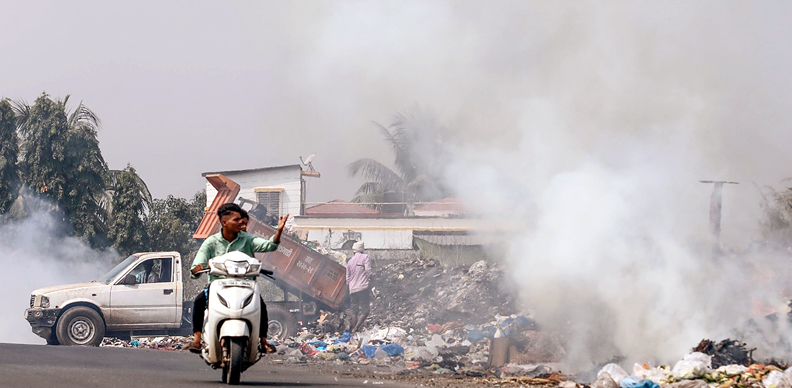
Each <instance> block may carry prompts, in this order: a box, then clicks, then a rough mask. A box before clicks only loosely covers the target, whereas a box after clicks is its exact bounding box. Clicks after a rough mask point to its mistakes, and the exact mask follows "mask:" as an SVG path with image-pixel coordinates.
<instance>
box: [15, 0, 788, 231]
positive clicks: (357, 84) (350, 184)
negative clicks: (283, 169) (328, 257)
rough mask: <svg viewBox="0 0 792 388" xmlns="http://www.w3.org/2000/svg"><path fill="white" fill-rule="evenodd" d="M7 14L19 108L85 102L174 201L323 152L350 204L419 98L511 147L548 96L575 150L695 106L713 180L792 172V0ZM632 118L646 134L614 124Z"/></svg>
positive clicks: (72, 7)
mask: <svg viewBox="0 0 792 388" xmlns="http://www.w3.org/2000/svg"><path fill="white" fill-rule="evenodd" d="M0 7H1V9H2V10H3V12H2V13H0V36H2V39H0V56H1V57H2V58H3V71H2V73H1V74H0V96H5V97H9V98H13V99H18V98H22V99H25V100H27V101H29V102H32V101H33V100H34V99H35V98H36V97H37V96H38V95H39V94H40V93H41V92H42V91H46V92H47V93H49V94H51V95H53V96H55V97H62V96H65V95H66V94H71V95H72V99H73V101H75V102H76V101H80V100H82V101H84V102H85V104H87V105H88V106H89V107H91V108H92V109H93V110H94V111H96V112H97V113H98V114H99V116H100V117H101V119H102V120H103V128H102V130H101V133H100V135H99V139H100V145H101V148H102V151H103V154H104V156H105V159H106V160H107V162H108V164H109V165H110V167H111V168H116V169H120V168H123V167H124V165H125V164H126V163H131V164H132V165H133V166H134V167H135V168H137V169H138V171H139V173H140V174H141V176H142V177H143V178H144V179H145V181H146V182H147V183H148V184H149V187H150V189H151V191H152V193H153V194H154V196H155V197H164V196H166V195H168V194H175V195H178V196H190V195H192V194H193V193H194V192H195V191H197V190H199V189H201V188H202V187H203V186H202V185H203V180H202V178H201V176H200V173H201V172H205V171H217V170H227V169H245V168H256V167H263V166H272V165H283V164H292V163H298V162H299V160H298V157H299V156H304V157H305V156H307V155H309V154H311V153H316V154H317V156H316V158H315V162H314V166H315V167H316V169H317V170H318V171H320V172H321V173H322V178H320V179H318V180H310V184H309V196H308V199H309V201H324V200H330V199H334V198H343V199H349V198H351V197H352V195H353V192H354V190H355V189H356V188H357V186H358V184H359V181H355V180H352V179H350V178H348V177H347V175H346V170H345V166H346V165H347V164H349V163H350V162H351V161H353V160H355V159H357V158H359V157H375V158H378V159H380V160H383V161H386V162H387V161H390V160H391V159H392V157H391V155H390V154H389V151H388V149H387V147H386V145H385V144H384V143H383V141H382V139H381V138H380V136H379V134H378V133H377V131H376V130H375V128H374V126H373V125H371V121H372V120H374V121H378V122H382V123H387V122H389V121H390V119H391V117H392V115H393V114H394V113H396V112H398V111H401V110H404V109H406V108H409V107H410V106H413V105H415V104H418V105H420V106H422V107H425V108H427V109H430V110H432V111H434V112H436V114H437V116H438V117H439V119H440V120H441V121H443V122H445V123H447V124H448V125H450V126H452V127H455V128H458V129H460V130H461V131H463V132H464V133H466V134H468V135H469V136H470V139H472V140H471V141H482V142H486V143H488V144H494V145H495V146H501V147H504V148H509V147H513V146H514V144H515V143H516V142H517V141H520V140H521V137H524V136H522V134H521V133H520V132H519V131H515V130H514V128H515V127H517V126H519V125H521V124H520V123H521V122H522V121H525V120H526V118H525V116H526V112H527V111H529V109H527V108H526V106H527V105H528V102H531V103H534V102H536V101H540V100H542V99H544V100H545V101H550V102H553V103H558V102H559V101H571V102H573V103H575V109H577V110H576V111H575V114H576V117H574V120H570V121H571V122H572V123H573V124H576V123H582V124H583V125H581V126H579V128H578V130H577V132H576V133H570V136H579V139H580V141H581V142H595V140H596V139H602V138H607V137H608V136H610V137H614V136H620V134H621V133H623V132H625V131H632V130H634V128H632V127H631V125H634V124H635V123H637V122H640V123H641V125H646V123H647V122H649V123H651V122H656V123H658V124H662V123H663V122H664V121H663V120H666V119H667V118H668V117H667V116H664V113H663V112H662V109H660V110H658V109H655V108H656V106H657V105H658V104H660V105H662V106H664V107H672V108H673V107H675V106H677V105H685V106H688V107H692V108H694V109H692V110H691V112H689V115H690V117H689V120H688V124H689V126H688V127H687V128H685V129H684V130H685V131H688V133H689V134H690V135H689V136H690V137H691V138H695V139H696V140H697V144H704V145H705V146H704V147H699V148H698V149H694V150H691V152H693V153H696V155H698V157H699V159H701V160H705V161H707V163H703V164H701V165H702V166H704V167H701V166H698V165H697V166H695V167H696V168H699V169H700V171H699V172H700V174H698V176H700V177H701V179H732V180H739V181H741V182H743V183H747V185H745V186H743V188H741V189H740V190H748V191H755V189H754V187H753V185H752V184H751V182H756V183H757V184H759V185H765V184H777V183H778V182H779V180H780V179H782V178H785V177H788V176H790V175H792V173H789V172H787V171H788V169H787V168H786V166H788V165H790V157H789V153H788V152H787V150H789V149H790V145H792V141H791V140H792V139H790V138H792V136H788V135H785V134H787V133H788V132H789V131H788V129H787V127H786V126H787V124H788V123H789V122H790V113H789V111H790V110H789V109H787V105H788V101H790V97H792V95H791V92H790V90H792V88H790V86H792V81H791V80H790V72H789V71H788V70H787V69H789V68H790V65H792V60H791V59H790V55H791V54H790V53H792V50H790V45H789V39H788V37H789V36H792V31H790V27H789V26H790V23H788V21H789V19H790V14H791V12H790V7H789V6H788V5H787V4H785V3H783V2H757V3H748V2H711V3H708V2H695V3H690V2H685V1H683V2H624V3H619V2H611V3H608V4H605V5H603V4H601V3H596V2H595V3H585V2H568V3H563V2H524V1H515V2H509V1H501V2H473V1H394V2H386V1H368V2H364V1H333V2H289V1H281V2H267V1H236V2H234V1H223V2H202V1H165V2H162V1H135V2H117V1H114V2H100V1H50V2H47V1H25V2H19V1H13V2H11V1H1V2H0ZM641 80H649V81H650V82H642V81H641ZM658 85H662V86H663V87H658ZM601 93H606V94H608V98H607V99H602V97H601V95H600V94H601ZM646 102H649V104H646ZM619 109H621V110H627V109H629V110H632V111H633V112H636V114H640V115H641V117H640V120H633V121H631V120H632V118H629V117H627V118H625V117H620V116H619V115H614V114H612V113H614V112H617V111H618V110H619ZM738 113H739V114H738ZM609 115H610V116H609ZM603 117H605V118H607V120H605V121H604V123H603V122H602V120H600V119H602V118H603ZM591 118H593V120H591ZM597 120H600V122H597ZM592 123H594V124H596V125H592ZM602 124H605V125H609V126H613V127H617V128H618V130H615V129H613V128H603V127H601V125H602ZM522 140H524V139H522ZM474 144H475V143H474ZM603 144H609V143H607V142H605V143H603ZM535 146H536V149H537V150H539V149H541V148H542V144H536V145H535ZM702 190H704V191H705V192H706V188H702ZM733 193H734V191H733V189H732V191H731V192H727V193H726V194H725V196H726V197H725V198H726V200H727V201H729V200H730V196H731V195H733ZM725 207H726V209H727V211H728V208H729V206H728V204H727V205H726V206H725ZM727 221H728V220H727Z"/></svg>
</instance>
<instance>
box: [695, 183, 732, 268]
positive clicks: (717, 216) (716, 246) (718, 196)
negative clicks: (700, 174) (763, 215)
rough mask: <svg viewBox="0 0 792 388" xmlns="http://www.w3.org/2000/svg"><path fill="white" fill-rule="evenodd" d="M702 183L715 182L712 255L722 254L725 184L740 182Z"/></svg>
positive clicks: (711, 210)
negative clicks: (721, 237) (721, 239)
mask: <svg viewBox="0 0 792 388" xmlns="http://www.w3.org/2000/svg"><path fill="white" fill-rule="evenodd" d="M699 182H701V183H714V184H715V186H714V187H713V189H712V197H710V233H712V239H713V241H712V255H713V256H718V255H720V234H721V208H722V204H723V184H724V183H725V184H729V185H739V183H738V182H729V181H699Z"/></svg>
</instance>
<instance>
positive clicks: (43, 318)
mask: <svg viewBox="0 0 792 388" xmlns="http://www.w3.org/2000/svg"><path fill="white" fill-rule="evenodd" d="M183 294H184V287H183V283H182V263H181V256H180V255H179V253H178V252H147V253H136V254H134V255H132V256H129V257H127V258H126V259H125V260H124V261H122V262H121V263H119V264H118V265H116V266H115V267H114V268H113V269H111V270H110V271H109V272H107V273H106V274H104V275H102V276H101V277H100V278H99V279H97V280H94V281H92V282H90V283H80V284H68V285H63V286H55V287H46V288H40V289H38V290H35V291H33V292H32V295H30V308H28V309H26V310H25V319H26V320H27V321H28V322H29V323H30V326H31V327H32V329H33V332H34V333H35V334H37V335H38V336H40V337H42V338H44V339H45V340H47V344H51V345H57V344H63V345H88V346H98V345H99V344H100V343H101V342H102V338H103V337H104V336H106V335H107V336H117V337H122V338H124V337H128V336H130V335H132V334H136V335H138V334H139V335H146V334H154V335H162V334H171V335H185V334H188V333H191V332H192V323H191V322H190V320H191V319H192V310H191V309H192V302H184V303H183V302H182V300H183Z"/></svg>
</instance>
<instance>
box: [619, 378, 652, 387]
mask: <svg viewBox="0 0 792 388" xmlns="http://www.w3.org/2000/svg"><path fill="white" fill-rule="evenodd" d="M619 386H620V387H621V388H660V386H659V385H657V383H655V382H654V381H652V380H649V379H637V378H635V377H632V376H627V377H625V378H623V379H622V380H621V381H619Z"/></svg>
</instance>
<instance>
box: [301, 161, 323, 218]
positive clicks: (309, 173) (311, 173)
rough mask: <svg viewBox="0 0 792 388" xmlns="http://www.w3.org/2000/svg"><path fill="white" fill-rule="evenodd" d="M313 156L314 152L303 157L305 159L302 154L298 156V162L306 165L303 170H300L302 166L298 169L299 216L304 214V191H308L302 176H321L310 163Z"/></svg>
mask: <svg viewBox="0 0 792 388" xmlns="http://www.w3.org/2000/svg"><path fill="white" fill-rule="evenodd" d="M315 156H316V154H310V155H308V157H307V158H305V160H303V158H302V156H300V162H301V163H302V164H303V166H305V167H307V168H306V169H305V170H302V168H301V169H300V215H301V216H304V215H305V198H306V192H307V191H308V189H307V188H306V185H305V179H304V178H303V177H306V176H307V177H312V178H319V177H321V175H320V174H319V173H318V172H317V171H316V170H314V167H313V164H311V162H313V159H314V157H315Z"/></svg>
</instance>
